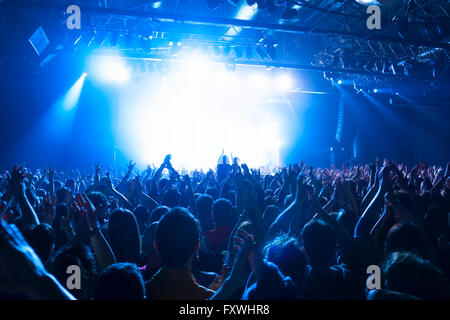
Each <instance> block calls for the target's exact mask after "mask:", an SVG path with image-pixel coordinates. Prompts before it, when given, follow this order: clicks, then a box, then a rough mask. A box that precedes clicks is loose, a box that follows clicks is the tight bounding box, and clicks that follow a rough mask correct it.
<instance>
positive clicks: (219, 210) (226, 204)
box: [212, 198, 233, 226]
mask: <svg viewBox="0 0 450 320" xmlns="http://www.w3.org/2000/svg"><path fill="white" fill-rule="evenodd" d="M232 212H233V206H232V204H231V202H230V201H229V200H227V199H223V198H220V199H217V200H216V201H214V203H213V206H212V217H213V219H214V222H215V223H216V225H219V226H220V225H231V223H232V222H233V213H232Z"/></svg>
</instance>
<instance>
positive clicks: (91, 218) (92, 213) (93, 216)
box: [75, 193, 100, 230]
mask: <svg viewBox="0 0 450 320" xmlns="http://www.w3.org/2000/svg"><path fill="white" fill-rule="evenodd" d="M76 200H77V201H76V203H75V206H76V209H77V210H78V212H79V213H80V214H81V215H82V216H85V217H86V220H87V223H88V226H89V229H91V230H93V229H95V228H99V227H100V223H99V221H98V217H99V210H97V209H96V208H95V207H94V205H93V204H92V202H91V200H89V198H88V197H87V196H86V194H84V193H79V194H77V196H76Z"/></svg>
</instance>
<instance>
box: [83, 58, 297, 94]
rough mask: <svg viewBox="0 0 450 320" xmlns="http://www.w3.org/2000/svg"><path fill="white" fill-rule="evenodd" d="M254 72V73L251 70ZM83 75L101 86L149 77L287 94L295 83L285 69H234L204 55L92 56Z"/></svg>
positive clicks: (294, 87) (293, 88) (234, 66)
mask: <svg viewBox="0 0 450 320" xmlns="http://www.w3.org/2000/svg"><path fill="white" fill-rule="evenodd" d="M253 69H255V70H253ZM87 73H88V74H89V75H90V76H92V77H93V78H95V79H96V80H99V81H100V82H103V83H109V84H116V85H121V84H122V85H123V84H126V83H128V82H130V81H131V80H133V79H135V78H139V77H145V76H150V75H152V74H155V75H160V76H163V77H168V78H171V79H174V78H175V79H176V80H183V79H189V81H190V82H193V83H198V84H199V85H200V84H202V83H205V82H206V84H207V85H216V86H220V85H222V86H226V87H231V86H234V87H235V88H236V87H238V88H243V89H254V90H268V91H270V92H280V93H283V92H284V93H287V92H290V91H292V90H295V89H297V88H296V81H295V80H294V78H293V77H292V76H291V74H290V73H288V72H287V71H285V70H279V69H264V68H257V69H256V68H252V70H251V71H249V70H243V69H242V70H237V68H236V65H230V64H226V63H223V62H222V63H221V62H215V61H212V60H209V59H208V57H207V56H205V55H202V54H196V53H192V54H190V55H187V56H185V57H183V58H181V59H179V60H176V61H161V60H158V61H149V60H139V59H127V58H125V57H122V56H119V55H93V56H91V57H90V62H89V63H88V65H87Z"/></svg>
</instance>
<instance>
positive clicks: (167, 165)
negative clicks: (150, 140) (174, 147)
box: [163, 154, 172, 167]
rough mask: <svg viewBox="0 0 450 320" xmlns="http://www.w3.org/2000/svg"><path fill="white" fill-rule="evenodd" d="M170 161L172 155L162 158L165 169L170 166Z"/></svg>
mask: <svg viewBox="0 0 450 320" xmlns="http://www.w3.org/2000/svg"><path fill="white" fill-rule="evenodd" d="M171 159H172V155H171V154H168V155H166V156H165V157H164V161H163V165H164V166H166V167H170V166H171V164H170V160H171Z"/></svg>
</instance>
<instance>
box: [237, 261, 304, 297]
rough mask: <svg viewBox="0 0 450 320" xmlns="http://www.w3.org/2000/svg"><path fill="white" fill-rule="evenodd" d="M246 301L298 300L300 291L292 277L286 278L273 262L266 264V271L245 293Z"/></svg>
mask: <svg viewBox="0 0 450 320" xmlns="http://www.w3.org/2000/svg"><path fill="white" fill-rule="evenodd" d="M245 295H246V296H245V297H244V298H246V300H297V299H298V298H299V296H298V289H297V286H296V285H295V283H294V282H293V281H292V279H291V278H290V277H286V276H285V275H284V274H283V273H282V272H280V269H279V268H278V267H277V266H276V265H275V264H273V263H271V262H266V270H265V272H264V273H263V274H262V275H261V277H260V278H259V279H258V281H257V282H256V283H255V284H253V285H252V286H251V287H250V288H249V289H248V290H247V292H246V293H245Z"/></svg>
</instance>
